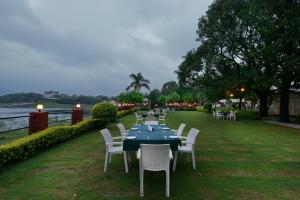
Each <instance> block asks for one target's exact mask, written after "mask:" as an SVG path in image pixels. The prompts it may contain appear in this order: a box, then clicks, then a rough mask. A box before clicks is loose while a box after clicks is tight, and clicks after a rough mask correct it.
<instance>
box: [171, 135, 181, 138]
mask: <svg viewBox="0 0 300 200" xmlns="http://www.w3.org/2000/svg"><path fill="white" fill-rule="evenodd" d="M169 138H179V137H178V135H170V136H169Z"/></svg>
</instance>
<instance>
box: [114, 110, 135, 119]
mask: <svg viewBox="0 0 300 200" xmlns="http://www.w3.org/2000/svg"><path fill="white" fill-rule="evenodd" d="M134 111H135V109H129V110H122V111H118V113H117V118H120V117H124V116H126V115H129V114H131V113H134Z"/></svg>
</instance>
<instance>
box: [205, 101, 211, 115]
mask: <svg viewBox="0 0 300 200" xmlns="http://www.w3.org/2000/svg"><path fill="white" fill-rule="evenodd" d="M203 108H204V109H206V110H207V111H208V112H209V113H210V112H211V110H212V104H211V103H205V104H204V105H203Z"/></svg>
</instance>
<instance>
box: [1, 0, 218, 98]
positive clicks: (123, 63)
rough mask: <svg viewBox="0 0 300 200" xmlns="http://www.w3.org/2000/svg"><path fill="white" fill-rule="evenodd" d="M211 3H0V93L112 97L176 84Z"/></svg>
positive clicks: (62, 0) (143, 0)
mask: <svg viewBox="0 0 300 200" xmlns="http://www.w3.org/2000/svg"><path fill="white" fill-rule="evenodd" d="M212 1H213V0H88V1H87V0H0V69H1V72H0V88H1V89H6V90H9V91H12V92H20V91H24V92H29V91H32V92H43V91H46V90H50V89H53V90H58V91H60V92H63V93H68V94H89V95H99V94H103V95H117V94H119V93H120V92H122V91H124V90H125V88H126V86H127V85H129V83H130V80H129V74H130V73H132V72H134V73H136V72H142V74H143V75H144V77H145V78H147V79H149V80H150V81H151V84H150V87H151V88H152V89H154V88H161V86H162V84H163V83H165V82H167V81H170V80H176V76H175V74H174V71H175V70H176V68H177V66H178V65H179V64H180V62H181V61H182V56H183V55H185V53H186V52H187V51H188V50H190V49H192V48H194V47H196V46H197V42H196V41H195V39H196V37H197V36H196V30H197V23H198V19H199V17H200V16H202V15H203V14H204V13H205V11H206V10H207V8H208V6H209V5H210V4H211V3H212Z"/></svg>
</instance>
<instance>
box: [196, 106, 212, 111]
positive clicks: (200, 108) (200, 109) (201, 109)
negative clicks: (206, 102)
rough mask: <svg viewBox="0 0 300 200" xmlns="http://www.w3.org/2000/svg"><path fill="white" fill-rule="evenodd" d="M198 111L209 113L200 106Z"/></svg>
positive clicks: (197, 108)
mask: <svg viewBox="0 0 300 200" xmlns="http://www.w3.org/2000/svg"><path fill="white" fill-rule="evenodd" d="M196 111H198V112H205V113H209V112H208V110H207V109H205V108H203V107H202V106H198V107H196Z"/></svg>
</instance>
